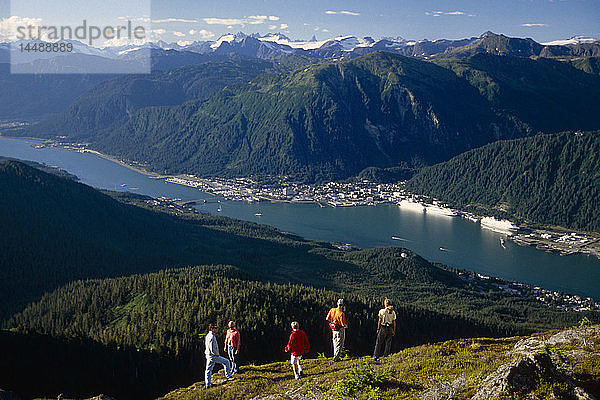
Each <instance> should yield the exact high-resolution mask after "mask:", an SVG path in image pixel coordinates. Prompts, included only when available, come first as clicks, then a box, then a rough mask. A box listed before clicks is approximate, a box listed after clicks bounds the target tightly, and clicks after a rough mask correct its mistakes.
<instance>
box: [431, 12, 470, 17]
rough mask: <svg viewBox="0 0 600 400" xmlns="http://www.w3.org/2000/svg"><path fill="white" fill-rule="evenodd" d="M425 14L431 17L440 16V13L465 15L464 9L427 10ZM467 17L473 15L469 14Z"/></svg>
mask: <svg viewBox="0 0 600 400" xmlns="http://www.w3.org/2000/svg"><path fill="white" fill-rule="evenodd" d="M425 14H426V15H430V16H432V17H441V16H442V15H466V13H465V12H464V11H428V12H426V13H425ZM469 17H474V15H472V14H470V15H469Z"/></svg>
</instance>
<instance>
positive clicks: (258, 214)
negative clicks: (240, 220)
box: [254, 213, 262, 217]
mask: <svg viewBox="0 0 600 400" xmlns="http://www.w3.org/2000/svg"><path fill="white" fill-rule="evenodd" d="M254 215H255V216H257V217H260V216H262V213H256V214H254Z"/></svg>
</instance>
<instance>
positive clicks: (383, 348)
mask: <svg viewBox="0 0 600 400" xmlns="http://www.w3.org/2000/svg"><path fill="white" fill-rule="evenodd" d="M383 305H384V308H382V309H381V310H379V319H378V320H377V341H376V342H375V350H374V351H373V358H374V359H377V358H379V357H380V356H381V355H382V354H383V356H384V357H385V356H387V355H389V354H390V350H391V349H392V339H393V337H394V335H395V334H396V311H394V306H392V302H391V301H390V299H385V300H384V301H383Z"/></svg>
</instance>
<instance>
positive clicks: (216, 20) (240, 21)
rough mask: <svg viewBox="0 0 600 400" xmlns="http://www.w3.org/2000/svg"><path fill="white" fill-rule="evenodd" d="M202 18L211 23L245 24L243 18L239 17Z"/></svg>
mask: <svg viewBox="0 0 600 400" xmlns="http://www.w3.org/2000/svg"><path fill="white" fill-rule="evenodd" d="M202 20H203V21H204V22H205V23H207V24H209V25H229V26H233V25H244V24H245V22H244V20H243V19H239V18H202Z"/></svg>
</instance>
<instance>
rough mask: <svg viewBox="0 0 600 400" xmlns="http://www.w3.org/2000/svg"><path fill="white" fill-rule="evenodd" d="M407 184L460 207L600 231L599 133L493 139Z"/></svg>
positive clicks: (413, 190) (424, 171) (416, 177)
mask: <svg viewBox="0 0 600 400" xmlns="http://www.w3.org/2000/svg"><path fill="white" fill-rule="evenodd" d="M407 189H408V190H410V191H412V192H414V193H420V194H426V195H429V196H432V197H436V198H439V199H441V200H443V201H446V202H448V203H450V204H452V205H454V206H456V207H459V208H463V209H464V208H469V207H470V208H476V207H481V208H483V209H484V210H488V211H490V212H492V213H495V214H497V215H504V216H510V217H511V218H517V219H519V220H525V221H530V222H534V223H542V224H547V225H559V226H564V227H569V228H575V229H581V230H587V231H596V232H598V231H600V132H598V131H595V132H587V133H581V132H577V133H561V134H556V135H538V136H535V137H532V138H526V139H520V140H509V141H500V142H497V143H492V144H490V145H487V146H484V147H482V148H479V149H475V150H472V151H469V152H467V153H465V154H461V155H460V156H457V157H455V158H453V159H452V160H450V161H448V162H445V163H441V164H438V165H434V166H432V167H428V168H425V169H423V170H422V171H420V172H419V173H418V174H417V175H415V176H414V177H413V178H412V179H411V180H410V181H408V182H407Z"/></svg>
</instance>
